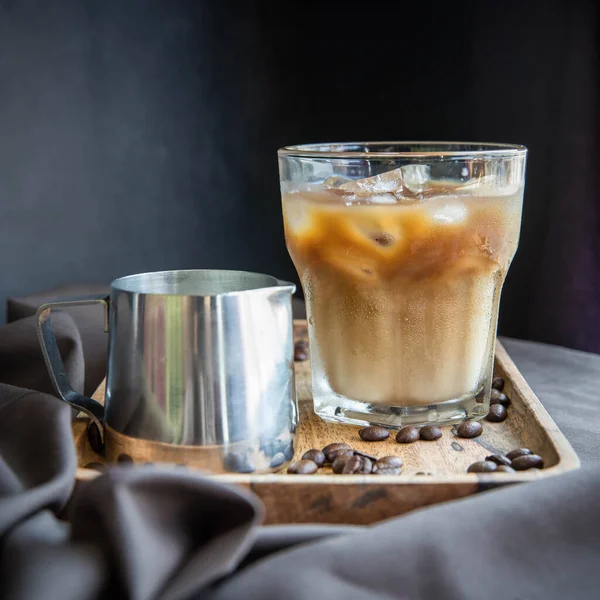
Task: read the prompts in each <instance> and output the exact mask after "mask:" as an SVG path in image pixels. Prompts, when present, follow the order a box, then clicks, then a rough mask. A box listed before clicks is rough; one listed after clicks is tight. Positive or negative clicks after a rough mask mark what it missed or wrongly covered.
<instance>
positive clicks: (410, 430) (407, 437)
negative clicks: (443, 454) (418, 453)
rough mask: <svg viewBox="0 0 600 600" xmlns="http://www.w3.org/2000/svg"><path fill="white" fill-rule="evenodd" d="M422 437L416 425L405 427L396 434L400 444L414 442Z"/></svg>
mask: <svg viewBox="0 0 600 600" xmlns="http://www.w3.org/2000/svg"><path fill="white" fill-rule="evenodd" d="M420 437H421V434H420V433H419V430H418V429H417V428H416V427H403V428H402V429H401V430H400V431H399V432H398V434H397V435H396V441H397V442H398V443H399V444H412V443H413V442H416V441H417V440H418V439H419V438H420Z"/></svg>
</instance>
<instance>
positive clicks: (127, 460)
mask: <svg viewBox="0 0 600 600" xmlns="http://www.w3.org/2000/svg"><path fill="white" fill-rule="evenodd" d="M117 462H118V463H120V464H122V465H132V464H133V458H131V456H129V454H119V456H117Z"/></svg>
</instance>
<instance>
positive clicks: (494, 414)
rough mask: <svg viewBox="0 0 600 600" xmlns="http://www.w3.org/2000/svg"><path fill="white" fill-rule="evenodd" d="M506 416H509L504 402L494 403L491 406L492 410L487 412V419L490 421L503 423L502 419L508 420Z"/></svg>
mask: <svg viewBox="0 0 600 600" xmlns="http://www.w3.org/2000/svg"><path fill="white" fill-rule="evenodd" d="M506 417H508V411H507V410H506V408H504V406H502V404H492V405H491V406H490V412H489V413H488V414H487V417H486V421H490V422H491V423H501V422H502V421H506Z"/></svg>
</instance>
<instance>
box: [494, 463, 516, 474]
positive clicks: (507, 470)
mask: <svg viewBox="0 0 600 600" xmlns="http://www.w3.org/2000/svg"><path fill="white" fill-rule="evenodd" d="M496 473H516V471H515V470H514V469H513V468H512V467H509V466H508V465H499V466H498V468H497V469H496Z"/></svg>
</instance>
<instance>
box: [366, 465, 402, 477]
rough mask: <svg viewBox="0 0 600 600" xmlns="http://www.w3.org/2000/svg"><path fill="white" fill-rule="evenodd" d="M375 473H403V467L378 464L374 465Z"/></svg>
mask: <svg viewBox="0 0 600 600" xmlns="http://www.w3.org/2000/svg"><path fill="white" fill-rule="evenodd" d="M373 474H374V475H402V468H401V467H388V466H386V465H382V466H381V467H378V466H377V465H373Z"/></svg>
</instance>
